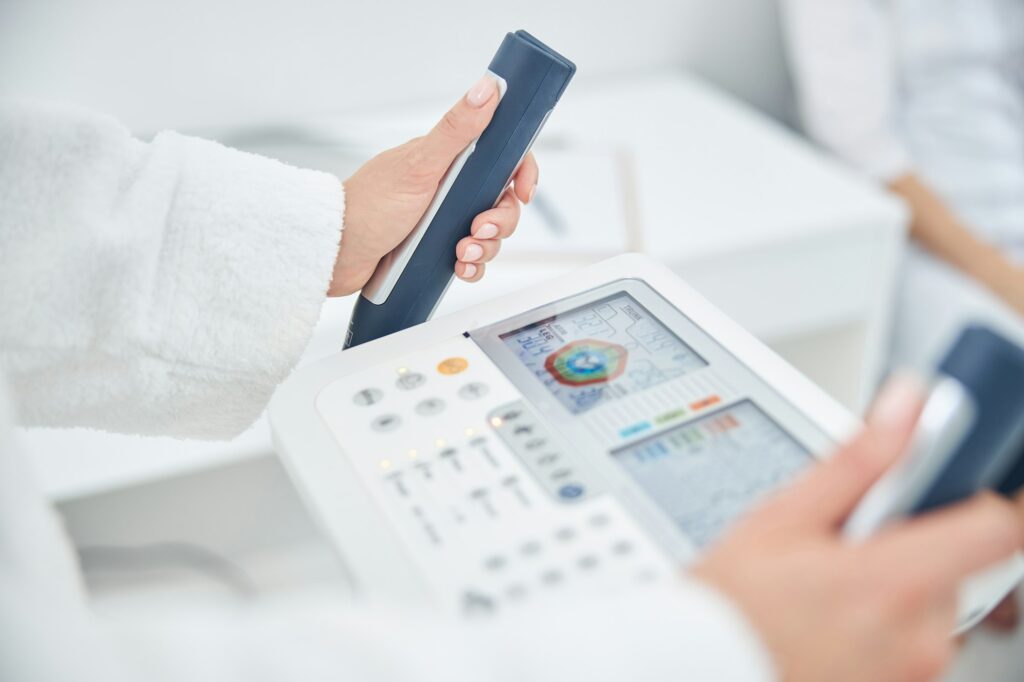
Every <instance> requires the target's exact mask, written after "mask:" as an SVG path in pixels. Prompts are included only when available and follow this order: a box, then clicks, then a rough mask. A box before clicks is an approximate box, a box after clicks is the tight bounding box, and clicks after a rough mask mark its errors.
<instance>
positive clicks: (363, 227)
mask: <svg viewBox="0 0 1024 682" xmlns="http://www.w3.org/2000/svg"><path fill="white" fill-rule="evenodd" d="M498 99H499V92H498V84H497V82H496V81H495V80H494V78H492V77H490V76H484V77H482V78H481V79H480V81H479V82H477V83H476V84H475V85H474V86H473V87H472V88H470V89H469V91H468V92H467V93H466V95H465V96H464V97H463V98H461V99H460V100H459V101H458V102H457V103H456V104H455V106H454V107H452V108H451V109H450V110H449V111H448V112H446V113H445V115H444V117H443V118H442V119H441V121H440V122H439V123H438V124H437V125H436V126H434V128H433V130H431V131H430V132H429V133H427V134H426V135H424V136H423V137H418V138H416V139H414V140H410V141H409V142H407V143H405V144H403V145H401V146H399V147H395V148H394V149H389V150H387V151H385V152H382V153H381V154H378V155H377V156H375V157H374V158H372V159H370V160H369V161H368V162H367V163H365V164H364V165H363V166H362V167H361V168H359V170H357V171H356V172H355V173H354V174H353V175H352V176H351V177H350V178H348V179H347V180H345V182H344V186H345V231H344V234H343V235H342V241H341V247H340V249H339V252H338V259H337V261H336V262H335V265H334V278H333V280H332V282H331V286H330V289H329V291H328V294H329V295H331V296H344V295H346V294H350V293H352V292H354V291H358V290H359V289H361V288H362V287H363V285H364V284H366V281H367V280H368V279H369V278H370V275H372V274H373V271H374V268H376V266H377V264H378V263H379V262H380V259H381V257H383V256H384V255H386V254H387V253H388V252H390V251H391V250H392V249H394V248H395V246H397V245H398V244H399V243H401V241H402V240H403V239H405V237H406V236H408V234H409V233H410V232H411V231H412V230H413V228H414V227H415V226H416V222H417V221H418V220H419V219H420V217H421V216H422V215H423V212H424V211H425V210H426V209H427V206H428V205H429V204H430V201H431V199H432V198H433V196H434V194H435V193H436V191H437V187H438V185H439V184H440V182H441V180H442V179H443V177H444V175H445V173H446V172H447V170H448V168H449V167H450V166H451V164H452V161H453V160H454V159H455V157H456V156H458V155H459V154H460V153H461V152H462V150H463V149H464V148H465V146H466V145H467V144H468V143H469V141H471V140H473V139H475V138H476V137H478V136H479V135H480V133H481V131H483V129H484V128H485V127H486V126H487V124H488V123H490V121H491V117H492V116H493V115H494V110H495V108H497V106H498ZM537 174H538V173H537V164H536V161H535V160H534V158H533V155H532V154H531V155H527V157H526V158H525V159H523V163H522V165H521V166H520V168H519V169H518V170H517V171H516V174H515V176H514V178H513V181H512V185H511V187H510V188H509V190H508V191H507V192H506V193H505V194H503V195H502V198H501V200H500V201H499V202H498V205H497V206H495V207H494V208H492V209H489V210H487V211H483V212H482V213H479V214H478V215H477V216H476V218H475V219H474V221H473V228H472V234H473V237H467V238H465V239H463V240H462V241H461V242H459V244H458V246H457V247H456V248H455V249H454V250H453V253H452V255H453V257H458V259H459V260H458V262H457V264H456V267H455V273H456V276H458V277H460V278H462V279H464V280H466V281H470V282H475V281H477V280H479V279H480V278H481V277H482V276H483V274H484V263H486V262H487V261H489V260H491V259H492V258H493V257H494V255H495V254H496V253H497V251H498V244H499V242H500V240H502V239H505V238H507V237H509V236H510V235H511V234H512V232H513V231H514V230H515V228H516V224H517V223H518V222H519V205H520V202H523V203H526V202H528V201H529V200H530V197H531V196H532V194H533V191H534V188H535V187H536V184H537ZM488 226H490V227H488ZM474 245H475V246H476V247H477V248H478V249H479V255H476V254H475V253H473V250H472V248H471V247H472V246H474ZM474 256H476V257H474Z"/></svg>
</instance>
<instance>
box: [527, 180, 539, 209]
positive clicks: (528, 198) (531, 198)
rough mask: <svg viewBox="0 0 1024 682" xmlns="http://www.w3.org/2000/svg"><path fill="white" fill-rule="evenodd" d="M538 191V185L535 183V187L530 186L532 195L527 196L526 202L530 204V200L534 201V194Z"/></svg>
mask: <svg viewBox="0 0 1024 682" xmlns="http://www.w3.org/2000/svg"><path fill="white" fill-rule="evenodd" d="M536 193H537V185H534V186H533V187H531V188H530V196H528V197H526V203H528V204H529V203H530V202H532V201H533V196H534V195H535V194H536Z"/></svg>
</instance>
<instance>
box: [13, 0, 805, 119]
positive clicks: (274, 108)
mask: <svg viewBox="0 0 1024 682" xmlns="http://www.w3.org/2000/svg"><path fill="white" fill-rule="evenodd" d="M0 7H3V15H2V19H3V21H2V25H0V87H2V88H3V89H4V90H5V91H15V92H18V93H19V94H25V95H35V96H39V97H47V98H53V97H58V98H66V99H71V100H74V101H76V102H80V103H82V104H84V105H87V106H90V107H93V108H96V109H99V110H101V111H106V112H109V113H110V114H112V115H114V116H116V117H117V118H119V119H121V120H122V121H124V122H125V123H126V124H127V125H128V126H129V127H130V128H132V129H133V130H136V131H156V130H161V129H164V128H174V129H189V128H195V127H209V126H214V125H238V124H253V123H276V122H280V121H292V120H294V119H295V118H297V117H304V116H314V115H322V114H335V113H338V112H352V111H366V110H373V109H375V108H379V107H382V106H387V105H395V104H406V103H408V102H413V101H416V100H423V99H430V100H434V99H436V98H437V97H438V96H439V95H442V96H444V97H447V98H448V99H451V98H452V97H456V96H458V93H460V92H462V91H463V90H464V89H466V88H467V87H468V84H471V83H472V82H473V80H474V78H476V77H477V76H478V75H479V73H480V71H481V68H482V67H483V66H484V65H485V64H486V60H487V59H489V56H490V55H491V54H492V53H493V52H494V49H495V46H496V45H497V44H498V42H499V41H500V38H501V36H502V35H504V34H505V33H506V32H507V31H510V30H515V29H518V28H526V29H527V30H529V31H531V32H532V33H534V34H535V35H537V36H540V37H541V38H542V39H543V40H545V41H547V42H549V43H550V44H552V45H557V46H558V49H559V50H561V51H563V52H564V53H565V54H567V55H571V56H572V58H573V59H574V60H575V61H576V62H577V63H578V64H579V65H580V66H581V68H580V71H579V81H578V82H577V84H576V86H574V87H577V86H579V85H580V84H585V83H588V82H597V81H600V80H602V79H606V78H610V77H629V76H631V75H635V74H637V73H643V72H644V71H646V70H648V69H652V68H653V69H663V68H673V67H674V68H682V67H685V68H687V69H690V70H692V71H693V72H695V73H697V74H700V75H702V76H705V77H707V78H708V79H710V80H711V81H713V82H715V83H718V84H720V85H722V86H723V87H725V88H727V89H728V90H730V91H731V92H734V93H736V94H737V95H738V96H740V97H741V98H743V99H744V100H746V101H748V102H751V103H753V104H755V105H756V106H758V107H759V108H761V109H762V110H764V111H768V112H770V113H771V114H772V115H773V116H776V117H780V118H782V119H787V120H788V119H789V118H790V115H791V105H790V98H789V89H788V85H787V78H786V69H785V67H784V57H783V53H782V50H781V44H780V36H779V31H778V20H777V16H776V11H775V5H774V2H771V1H769V0H718V1H716V2H706V1H703V0H674V1H669V0H637V1H635V2H631V3H628V4H620V5H610V6H607V7H597V6H596V5H595V4H594V3H592V2H586V1H585V0H567V1H564V2H557V3H552V2H543V1H542V0H523V1H521V2H517V3H514V4H506V3H487V4H481V3H476V2H470V1H469V0H454V1H453V0H446V1H444V2H433V3H417V2H401V1H399V0H383V1H377V2H345V1H342V2H337V1H335V2H330V1H322V2H318V1H315V0H296V1H291V2H289V1H286V0H263V1H261V2H244V1H242V0H213V1H203V0H182V1H181V2H175V3H166V2H153V1H151V0H144V1H142V2H132V0H49V1H47V2H33V1H32V0H3V2H2V3H0Z"/></svg>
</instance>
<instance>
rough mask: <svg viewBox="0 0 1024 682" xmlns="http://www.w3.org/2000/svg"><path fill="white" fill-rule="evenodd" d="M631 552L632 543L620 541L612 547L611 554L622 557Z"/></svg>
mask: <svg viewBox="0 0 1024 682" xmlns="http://www.w3.org/2000/svg"><path fill="white" fill-rule="evenodd" d="M632 551H633V543H631V542H630V541H629V540H620V541H618V542H616V543H615V544H614V545H612V553H613V554H618V555H619V556H624V555H626V554H629V553H630V552H632Z"/></svg>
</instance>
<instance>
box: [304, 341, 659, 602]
mask: <svg viewBox="0 0 1024 682" xmlns="http://www.w3.org/2000/svg"><path fill="white" fill-rule="evenodd" d="M399 363H401V364H399ZM325 396H326V397H325ZM317 405H318V409H319V410H320V412H321V414H322V415H323V416H324V419H325V421H326V422H327V423H328V425H329V426H330V427H331V429H332V431H333V432H334V434H335V437H336V438H337V439H338V442H339V444H340V446H341V450H342V451H343V452H344V453H345V454H346V455H347V456H348V457H349V458H350V460H351V462H352V464H353V465H354V467H355V469H356V471H357V474H358V475H359V476H360V478H361V480H362V481H363V483H365V484H366V487H367V490H369V491H370V493H371V495H372V496H373V497H374V498H375V499H376V502H377V504H378V506H379V508H380V510H381V513H382V514H383V515H384V516H385V518H386V520H387V521H389V522H390V523H391V524H392V525H393V526H394V529H395V530H396V531H397V536H398V537H400V538H401V542H403V543H404V544H405V545H406V546H407V547H408V550H409V555H410V556H411V557H412V558H413V561H414V562H415V563H416V564H417V566H418V567H419V569H420V570H421V571H422V573H423V575H424V577H425V579H426V580H427V582H428V584H429V585H430V586H431V588H432V589H433V590H434V591H435V592H437V593H438V594H439V596H442V597H443V598H444V601H445V603H447V604H449V605H450V606H451V607H452V608H454V609H456V610H458V611H460V612H462V613H464V614H467V615H483V616H486V615H489V614H492V613H495V612H498V611H500V610H502V609H504V608H508V607H511V606H512V605H514V604H518V603H520V602H526V601H529V600H531V599H533V598H534V597H540V596H545V595H553V594H555V593H556V592H557V593H563V592H564V593H567V594H568V593H570V592H571V591H573V590H577V589H591V590H595V589H596V590H599V591H604V590H605V589H606V587H607V586H608V585H612V584H613V583H617V584H622V583H623V581H627V580H628V581H629V582H631V583H632V582H636V581H637V580H638V577H637V576H639V575H640V574H641V573H642V571H643V570H645V569H646V567H649V566H651V565H654V566H656V567H657V566H659V563H658V562H659V560H661V561H663V560H664V559H663V557H660V554H658V551H659V550H656V549H652V548H653V544H652V543H651V542H650V540H649V539H648V538H646V536H644V535H642V534H640V533H639V531H636V530H635V524H633V521H632V520H631V519H629V518H627V517H624V516H623V514H624V512H623V511H622V510H621V508H620V507H619V506H618V503H617V502H616V501H615V500H614V499H612V498H610V497H608V496H604V495H601V494H600V492H601V486H600V485H599V484H598V482H597V481H594V480H591V479H590V478H588V476H587V474H586V471H588V469H587V468H586V467H585V466H581V465H580V464H579V463H578V461H577V460H576V453H575V452H574V451H573V450H572V449H571V448H570V447H568V446H567V445H566V444H565V443H564V442H562V441H561V438H560V436H559V435H558V434H557V433H553V432H551V431H549V429H548V428H547V426H546V423H545V421H544V420H543V419H542V418H541V417H539V416H538V415H537V414H536V413H535V412H534V410H533V408H532V407H531V406H530V405H529V404H527V403H525V402H524V401H522V400H521V399H520V394H519V392H518V391H517V390H516V389H515V388H514V386H512V384H511V383H510V382H509V381H508V380H507V379H506V378H505V377H504V376H503V375H502V374H501V373H500V372H499V371H498V370H497V368H495V367H494V366H493V363H491V362H490V361H489V360H488V359H487V358H486V356H484V355H482V352H481V351H479V349H478V348H477V347H476V346H475V345H474V344H473V342H472V341H471V340H465V341H464V342H463V341H461V340H460V341H458V342H452V343H449V344H447V345H445V346H444V347H443V348H442V349H441V350H440V351H439V352H437V353H436V354H435V353H431V355H430V356H429V357H428V356H427V353H426V352H424V353H417V354H413V355H410V356H407V357H405V358H400V359H399V360H398V362H395V363H393V364H389V365H386V366H385V365H380V366H375V367H369V368H367V369H366V370H365V371H361V372H358V373H356V374H353V375H352V376H350V377H347V378H345V379H344V380H340V381H338V382H336V383H334V384H331V385H330V386H329V387H327V388H326V389H325V390H324V391H323V392H322V393H321V396H320V397H318V401H317ZM350 448H351V449H350ZM595 519H596V520H598V521H599V522H595ZM631 524H633V525H631ZM623 543H625V544H627V545H628V546H630V547H631V548H632V551H629V552H621V551H619V550H617V549H615V548H618V547H619V545H621V544H623Z"/></svg>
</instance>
